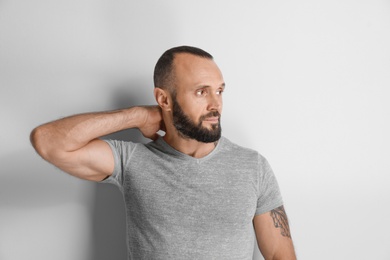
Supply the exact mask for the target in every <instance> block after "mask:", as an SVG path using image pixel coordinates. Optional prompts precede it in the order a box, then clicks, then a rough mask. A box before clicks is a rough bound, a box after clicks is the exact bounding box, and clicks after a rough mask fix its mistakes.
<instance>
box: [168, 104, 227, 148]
mask: <svg viewBox="0 0 390 260" xmlns="http://www.w3.org/2000/svg"><path fill="white" fill-rule="evenodd" d="M217 116H218V123H217V124H212V125H211V129H208V128H206V127H203V126H202V123H203V121H204V120H205V119H206V118H209V117H217ZM220 116H221V115H220V113H219V112H217V111H214V112H210V113H208V114H206V115H203V116H201V117H200V118H199V123H198V124H195V122H194V121H192V120H191V119H190V118H189V117H188V116H187V115H186V114H185V113H184V111H183V109H182V108H181V106H180V105H179V103H177V100H176V98H173V125H174V126H175V128H176V130H177V131H178V132H179V134H180V135H181V136H182V137H184V138H190V139H195V140H196V141H198V142H202V143H212V142H216V141H218V140H219V139H220V138H221V132H222V129H221V121H220V120H221V117H220Z"/></svg>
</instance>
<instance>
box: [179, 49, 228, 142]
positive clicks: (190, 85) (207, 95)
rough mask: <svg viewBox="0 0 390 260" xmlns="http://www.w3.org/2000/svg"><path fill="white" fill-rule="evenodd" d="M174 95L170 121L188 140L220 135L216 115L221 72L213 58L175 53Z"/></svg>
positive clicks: (219, 109)
mask: <svg viewBox="0 0 390 260" xmlns="http://www.w3.org/2000/svg"><path fill="white" fill-rule="evenodd" d="M174 73H175V84H176V95H174V96H173V97H172V101H173V107H172V109H173V124H174V126H175V128H176V129H177V130H178V132H179V133H180V134H181V135H182V136H184V137H186V138H190V139H195V140H197V141H199V142H204V143H210V142H215V141H217V140H219V138H220V137H221V124H220V117H221V112H222V92H223V90H224V88H225V84H224V81H223V77H222V74H221V72H220V70H219V68H218V67H217V65H216V64H215V62H214V61H213V60H210V59H206V58H201V57H197V56H194V55H191V54H179V55H176V57H175V60H174Z"/></svg>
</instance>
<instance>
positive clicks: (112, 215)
mask: <svg viewBox="0 0 390 260" xmlns="http://www.w3.org/2000/svg"><path fill="white" fill-rule="evenodd" d="M144 84H145V83H143V84H142V83H141V82H138V80H137V81H133V82H132V83H131V84H123V85H122V86H118V87H116V88H114V91H113V99H114V104H113V106H114V107H115V108H125V107H131V106H136V105H151V104H153V103H152V100H153V98H152V97H153V94H152V93H153V92H152V91H153V89H152V87H151V86H145V87H144V86H143V85H144ZM128 86H134V88H132V90H131V91H130V88H129V87H128ZM134 89H137V90H139V91H137V92H136V93H135V91H134ZM130 92H131V93H130ZM147 92H148V93H147ZM149 97H150V98H149ZM104 139H116V140H124V141H132V142H138V143H147V142H149V141H150V140H149V139H146V138H144V137H143V136H142V134H141V133H140V132H139V131H138V130H137V129H128V130H124V131H120V132H117V133H114V134H110V135H107V136H105V137H104ZM92 219H93V223H92V225H93V226H92V230H93V240H92V258H91V260H106V259H118V260H121V259H123V260H126V259H127V246H126V216H125V204H124V200H123V197H122V194H121V192H120V191H119V189H118V188H117V187H116V186H115V185H112V184H98V185H97V186H96V188H95V194H94V203H93V212H92Z"/></svg>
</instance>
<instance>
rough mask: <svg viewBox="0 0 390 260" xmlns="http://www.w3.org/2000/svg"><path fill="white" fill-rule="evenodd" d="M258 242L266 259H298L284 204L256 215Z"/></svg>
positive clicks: (255, 226) (254, 221) (254, 220)
mask: <svg viewBox="0 0 390 260" xmlns="http://www.w3.org/2000/svg"><path fill="white" fill-rule="evenodd" d="M253 225H254V228H255V232H256V239H257V244H258V246H259V249H260V251H261V253H262V254H263V256H264V258H265V259H296V258H295V253H294V248H293V244H292V240H291V234H290V227H289V224H288V220H287V215H286V212H285V210H284V207H283V206H280V207H278V208H276V209H273V210H271V211H269V212H266V213H264V214H260V215H257V216H255V217H254V219H253Z"/></svg>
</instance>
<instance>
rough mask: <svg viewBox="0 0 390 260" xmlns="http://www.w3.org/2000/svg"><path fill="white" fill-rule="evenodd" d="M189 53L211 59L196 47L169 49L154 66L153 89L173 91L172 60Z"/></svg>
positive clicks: (211, 57) (209, 55)
mask: <svg viewBox="0 0 390 260" xmlns="http://www.w3.org/2000/svg"><path fill="white" fill-rule="evenodd" d="M179 53H189V54H192V55H195V56H199V57H202V58H207V59H213V56H212V55H211V54H210V53H208V52H206V51H204V50H202V49H199V48H196V47H192V46H178V47H174V48H171V49H169V50H167V51H165V52H164V53H163V55H161V57H160V58H159V59H158V61H157V63H156V66H155V67H154V75H153V80H154V87H155V88H157V87H158V88H163V89H168V90H170V91H171V92H172V91H173V88H172V85H173V84H174V73H173V60H174V58H175V55H176V54H179Z"/></svg>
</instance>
